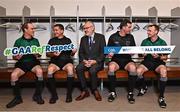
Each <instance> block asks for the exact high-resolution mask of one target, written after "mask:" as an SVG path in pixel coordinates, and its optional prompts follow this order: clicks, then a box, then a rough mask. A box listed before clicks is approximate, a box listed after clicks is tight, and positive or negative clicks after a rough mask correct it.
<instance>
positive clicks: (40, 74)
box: [31, 65, 44, 104]
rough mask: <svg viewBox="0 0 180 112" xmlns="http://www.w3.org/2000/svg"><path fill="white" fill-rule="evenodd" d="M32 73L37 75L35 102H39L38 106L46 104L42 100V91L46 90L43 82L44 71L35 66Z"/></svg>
mask: <svg viewBox="0 0 180 112" xmlns="http://www.w3.org/2000/svg"><path fill="white" fill-rule="evenodd" d="M31 71H32V72H33V73H35V74H36V77H37V79H36V90H35V93H34V95H33V100H34V101H36V102H37V104H44V100H43V99H42V95H41V94H42V91H43V88H44V81H43V71H42V68H41V66H40V65H36V66H34V67H33V68H32V69H31Z"/></svg>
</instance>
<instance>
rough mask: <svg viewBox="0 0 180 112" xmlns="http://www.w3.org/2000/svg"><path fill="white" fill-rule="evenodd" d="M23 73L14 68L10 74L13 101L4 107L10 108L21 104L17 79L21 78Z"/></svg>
mask: <svg viewBox="0 0 180 112" xmlns="http://www.w3.org/2000/svg"><path fill="white" fill-rule="evenodd" d="M24 73H25V72H24V71H23V70H21V69H20V68H16V69H15V70H14V71H13V72H12V74H11V86H12V88H13V93H14V99H13V100H12V101H11V102H9V103H8V104H7V105H6V107H7V108H12V107H14V106H16V105H18V104H20V103H22V102H23V101H22V98H21V93H20V87H19V81H18V79H19V77H21V76H22V75H23V74H24Z"/></svg>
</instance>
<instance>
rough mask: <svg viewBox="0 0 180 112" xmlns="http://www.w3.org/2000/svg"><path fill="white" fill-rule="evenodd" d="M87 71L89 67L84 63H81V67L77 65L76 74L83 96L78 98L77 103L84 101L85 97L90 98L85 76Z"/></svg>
mask: <svg viewBox="0 0 180 112" xmlns="http://www.w3.org/2000/svg"><path fill="white" fill-rule="evenodd" d="M86 69H87V67H85V66H84V64H83V63H79V65H77V67H76V74H77V77H78V79H79V81H80V83H81V89H82V91H81V94H80V95H79V96H78V97H77V98H76V101H80V100H83V99H84V98H85V97H89V92H88V89H87V84H86V79H85V76H84V72H85V70H86Z"/></svg>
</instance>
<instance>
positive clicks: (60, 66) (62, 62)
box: [50, 59, 73, 70]
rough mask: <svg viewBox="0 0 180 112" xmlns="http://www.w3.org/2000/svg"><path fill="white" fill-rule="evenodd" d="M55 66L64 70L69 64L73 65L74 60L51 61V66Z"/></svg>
mask: <svg viewBox="0 0 180 112" xmlns="http://www.w3.org/2000/svg"><path fill="white" fill-rule="evenodd" d="M51 63H52V64H55V65H56V66H58V67H59V68H60V69H61V70H62V68H63V67H64V66H65V65H66V64H68V63H72V64H73V60H72V59H68V60H57V61H50V64H51Z"/></svg>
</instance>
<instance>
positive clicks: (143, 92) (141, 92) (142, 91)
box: [137, 86, 148, 96]
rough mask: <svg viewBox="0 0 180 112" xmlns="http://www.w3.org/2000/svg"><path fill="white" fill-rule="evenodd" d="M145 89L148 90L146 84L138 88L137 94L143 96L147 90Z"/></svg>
mask: <svg viewBox="0 0 180 112" xmlns="http://www.w3.org/2000/svg"><path fill="white" fill-rule="evenodd" d="M147 90H148V87H147V86H146V87H145V88H140V90H139V93H138V95H137V96H143V95H144V94H145V93H146V92H147Z"/></svg>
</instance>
